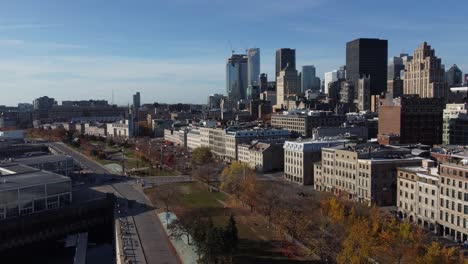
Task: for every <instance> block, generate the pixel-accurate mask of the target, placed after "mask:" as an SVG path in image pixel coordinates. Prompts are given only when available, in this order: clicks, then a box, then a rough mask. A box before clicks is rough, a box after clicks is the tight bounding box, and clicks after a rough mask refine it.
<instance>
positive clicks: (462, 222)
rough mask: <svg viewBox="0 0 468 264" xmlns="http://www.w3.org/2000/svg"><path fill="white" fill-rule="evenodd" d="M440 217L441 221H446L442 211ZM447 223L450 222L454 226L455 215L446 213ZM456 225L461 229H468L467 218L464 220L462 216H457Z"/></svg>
mask: <svg viewBox="0 0 468 264" xmlns="http://www.w3.org/2000/svg"><path fill="white" fill-rule="evenodd" d="M439 217H440V220H442V221H443V220H444V213H443V212H442V210H441V211H440V214H439ZM449 219H450V221H449ZM445 222H450V223H451V224H452V225H455V215H453V214H449V213H447V212H445ZM456 225H457V226H459V227H463V228H466V227H467V225H468V221H467V219H466V218H463V219H462V218H461V217H460V216H457V222H456Z"/></svg>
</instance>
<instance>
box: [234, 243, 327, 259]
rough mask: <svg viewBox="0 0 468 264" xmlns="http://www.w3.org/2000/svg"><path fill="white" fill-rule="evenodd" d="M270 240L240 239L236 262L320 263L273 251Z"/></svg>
mask: <svg viewBox="0 0 468 264" xmlns="http://www.w3.org/2000/svg"><path fill="white" fill-rule="evenodd" d="M271 248H272V246H271V242H270V241H256V240H255V241H254V240H248V239H240V240H239V248H238V253H237V254H236V255H235V256H234V263H242V264H244V263H248V264H250V263H252V264H253V263H255V264H283V263H284V264H291V263H303V264H305V263H320V262H319V261H313V260H295V259H289V258H288V257H286V256H284V255H283V253H282V252H279V251H271V250H270V249H271Z"/></svg>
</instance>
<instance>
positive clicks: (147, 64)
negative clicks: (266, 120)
mask: <svg viewBox="0 0 468 264" xmlns="http://www.w3.org/2000/svg"><path fill="white" fill-rule="evenodd" d="M467 10H468V1H464V0H458V1H452V0H446V1H438V0H433V1H432V0H429V1H424V4H421V1H411V0H406V1H400V0H392V1H377V0H373V1H370V0H366V1H363V0H362V1H361V0H353V1H349V0H286V1H285V0H249V1H247V0H236V1H233V0H231V1H225V0H168V1H162V0H153V1H150V0H147V1H143V0H133V1H131V0H126V1H124V0H80V1H64V0H41V1H37V0H29V1H26V0H25V1H23V0H14V1H6V0H0V91H1V96H0V104H6V105H15V104H16V103H18V102H31V101H32V100H33V99H34V98H36V97H39V96H42V95H49V96H53V97H55V98H56V99H57V100H59V101H62V100H74V99H88V98H99V99H107V100H109V101H110V100H111V94H112V91H114V95H115V100H114V102H115V103H118V104H127V103H128V102H129V101H130V100H131V94H133V93H134V92H136V91H140V92H141V93H142V102H144V103H147V102H154V101H158V102H193V103H204V102H206V97H207V96H208V94H210V93H223V92H224V90H225V66H224V64H225V60H226V58H227V57H228V56H229V54H230V49H231V48H230V46H231V45H232V47H233V48H234V49H235V50H237V51H238V52H241V51H243V50H244V49H245V48H248V47H259V48H260V49H261V63H262V65H261V71H262V72H266V73H268V75H269V76H273V74H274V54H275V50H276V49H277V48H281V47H289V48H296V53H297V54H296V56H297V66H302V65H310V64H313V65H315V66H316V68H317V73H318V74H319V77H321V78H322V77H323V73H324V72H326V71H330V70H333V69H335V68H337V67H339V66H341V65H344V64H345V44H346V42H347V41H349V40H352V39H355V38H358V37H376V38H384V39H388V40H389V56H393V55H397V54H398V53H400V52H406V53H412V52H413V51H414V49H415V48H416V47H417V46H418V45H419V44H420V43H421V42H423V41H427V42H428V43H429V44H430V45H432V46H433V47H434V48H435V49H436V55H437V56H439V57H441V58H442V63H444V64H445V65H446V68H447V69H448V68H449V67H450V66H451V65H452V64H454V63H456V64H457V65H459V67H460V68H461V69H462V71H464V72H468V52H467V47H468V22H467V20H466V14H467ZM230 43H231V44H230Z"/></svg>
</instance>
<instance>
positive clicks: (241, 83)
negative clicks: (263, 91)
mask: <svg viewBox="0 0 468 264" xmlns="http://www.w3.org/2000/svg"><path fill="white" fill-rule="evenodd" d="M247 61H248V60H247V55H243V54H232V56H231V58H229V59H228V60H227V63H226V92H227V95H228V97H229V100H231V101H239V100H243V99H245V98H246V96H247V87H248V65H247Z"/></svg>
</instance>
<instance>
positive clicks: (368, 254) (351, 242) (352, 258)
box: [336, 219, 375, 264]
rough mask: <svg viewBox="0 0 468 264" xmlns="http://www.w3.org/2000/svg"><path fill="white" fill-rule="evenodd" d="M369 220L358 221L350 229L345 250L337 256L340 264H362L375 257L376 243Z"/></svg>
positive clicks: (344, 244)
mask: <svg viewBox="0 0 468 264" xmlns="http://www.w3.org/2000/svg"><path fill="white" fill-rule="evenodd" d="M370 227H371V226H370V224H369V222H368V220H366V219H357V220H356V221H354V223H353V224H352V225H351V227H350V228H349V231H348V234H347V236H346V239H345V240H344V241H343V249H342V251H341V252H340V253H339V254H338V256H337V259H336V260H337V262H338V263H343V264H344V263H346V264H348V263H349V264H360V263H367V262H369V260H370V258H372V257H373V256H374V255H375V241H374V239H373V238H372V235H371V228H370Z"/></svg>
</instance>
